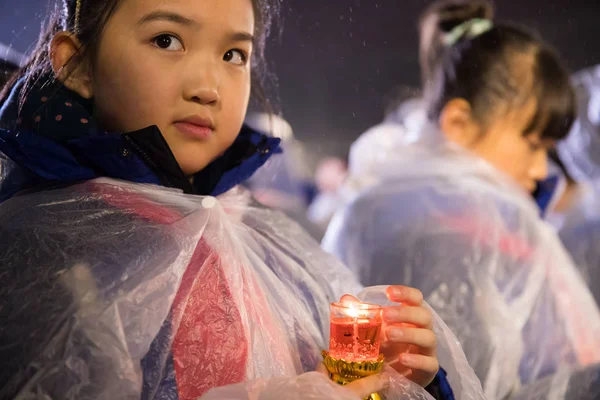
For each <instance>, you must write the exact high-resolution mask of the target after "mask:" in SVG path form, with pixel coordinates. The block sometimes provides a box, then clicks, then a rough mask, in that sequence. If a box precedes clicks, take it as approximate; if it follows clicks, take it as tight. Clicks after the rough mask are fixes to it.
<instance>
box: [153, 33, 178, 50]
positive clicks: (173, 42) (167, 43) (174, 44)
mask: <svg viewBox="0 0 600 400" xmlns="http://www.w3.org/2000/svg"><path fill="white" fill-rule="evenodd" d="M152 44H154V45H155V46H156V47H158V48H159V49H163V50H167V51H182V50H183V44H182V43H181V40H179V39H178V38H177V37H176V36H174V35H168V34H163V35H158V36H157V37H155V38H154V39H152Z"/></svg>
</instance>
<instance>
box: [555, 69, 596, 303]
mask: <svg viewBox="0 0 600 400" xmlns="http://www.w3.org/2000/svg"><path fill="white" fill-rule="evenodd" d="M573 84H574V86H575V93H576V96H577V107H578V115H577V119H576V121H575V123H574V124H573V129H572V130H571V132H570V133H569V136H568V137H567V138H566V139H565V140H564V141H563V142H561V143H559V145H558V153H559V155H560V159H561V161H562V163H563V164H564V167H565V168H566V170H567V171H568V172H569V174H570V175H571V176H572V177H573V179H574V180H575V181H576V182H577V184H578V185H579V196H577V198H576V200H575V201H574V204H573V206H572V207H571V208H570V209H569V211H568V212H567V213H565V214H564V215H563V218H562V220H563V223H562V225H561V227H560V237H561V239H562V241H563V243H564V244H565V247H566V248H567V250H568V251H569V252H570V253H571V256H572V257H573V259H574V260H575V263H576V264H577V266H578V267H579V269H580V270H581V273H582V275H583V277H584V279H585V280H586V282H587V283H588V286H589V287H590V289H591V291H592V293H593V294H594V296H595V298H596V301H597V302H598V304H600V246H599V243H600V66H596V67H593V68H589V69H585V70H583V71H581V72H579V73H577V74H575V75H574V76H573Z"/></svg>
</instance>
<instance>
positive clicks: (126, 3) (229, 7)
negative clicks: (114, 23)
mask: <svg viewBox="0 0 600 400" xmlns="http://www.w3.org/2000/svg"><path fill="white" fill-rule="evenodd" d="M253 1H254V0H122V1H121V4H120V7H119V9H118V10H117V14H120V17H121V18H125V19H127V20H128V21H130V22H133V23H135V24H136V25H140V24H141V23H142V22H143V21H144V20H146V21H147V20H148V17H152V16H153V15H154V16H156V15H158V14H160V13H168V14H170V15H179V16H182V17H184V18H185V20H187V22H195V23H197V24H198V25H208V24H219V25H223V26H225V25H231V26H232V27H237V28H238V29H247V30H252V29H253V28H254V11H253ZM150 19H152V18H150ZM157 19H158V18H154V20H157ZM166 20H170V21H171V22H182V21H184V19H181V18H179V19H178V18H170V19H169V18H166ZM178 20H179V21H178Z"/></svg>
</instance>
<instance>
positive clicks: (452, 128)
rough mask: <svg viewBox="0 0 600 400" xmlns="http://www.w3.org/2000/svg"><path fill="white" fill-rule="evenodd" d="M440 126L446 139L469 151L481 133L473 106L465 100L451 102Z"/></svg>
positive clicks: (445, 110) (443, 112)
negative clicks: (474, 115)
mask: <svg viewBox="0 0 600 400" xmlns="http://www.w3.org/2000/svg"><path fill="white" fill-rule="evenodd" d="M439 124H440V128H441V130H442V132H443V133H444V136H445V137H446V139H448V140H449V141H451V142H454V143H456V144H458V145H460V146H462V147H465V148H467V149H468V148H470V147H471V146H472V145H473V144H474V143H475V142H477V139H478V138H479V135H480V133H481V132H480V127H479V124H478V123H477V122H476V121H475V119H474V117H473V110H472V108H471V105H470V104H469V102H468V101H466V100H464V99H452V100H450V101H449V102H448V103H447V104H446V105H445V106H444V109H443V110H442V112H441V114H440V119H439Z"/></svg>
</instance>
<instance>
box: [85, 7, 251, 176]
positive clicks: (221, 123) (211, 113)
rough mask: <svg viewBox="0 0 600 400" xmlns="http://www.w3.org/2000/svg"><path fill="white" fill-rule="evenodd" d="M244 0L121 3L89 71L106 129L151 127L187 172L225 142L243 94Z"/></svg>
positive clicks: (246, 56) (234, 130) (247, 27)
mask: <svg viewBox="0 0 600 400" xmlns="http://www.w3.org/2000/svg"><path fill="white" fill-rule="evenodd" d="M253 32H254V13H253V9H252V3H251V0H169V1H164V0H135V1H134V0H125V1H124V2H123V3H122V4H121V5H120V7H119V8H118V9H117V11H116V12H115V13H114V15H113V16H112V17H111V18H110V20H109V22H108V24H107V26H106V28H105V31H104V33H103V36H102V39H101V41H100V45H99V49H98V52H97V54H96V58H95V63H94V65H93V66H92V68H91V72H90V76H91V80H92V82H91V87H92V92H93V93H92V95H93V97H94V103H95V109H96V114H97V115H96V116H97V118H98V119H99V121H100V122H101V123H102V124H104V127H105V128H106V129H110V130H115V131H119V132H128V131H134V130H139V129H143V128H146V127H148V126H151V125H157V126H158V128H159V129H160V131H161V132H162V134H163V135H164V137H165V139H166V141H167V143H168V144H169V146H170V148H171V151H172V152H173V155H174V156H175V158H176V159H177V161H178V163H179V165H180V166H181V168H182V169H183V171H184V172H185V173H186V174H187V175H193V174H195V173H196V172H198V171H200V170H202V169H203V168H205V167H206V166H207V165H208V164H209V163H210V162H212V161H213V160H214V159H216V158H217V157H218V156H219V155H221V154H222V153H223V152H225V150H226V149H227V148H228V147H229V146H231V144H232V143H233V141H234V140H235V138H236V137H237V135H238V133H239V131H240V128H241V126H242V122H243V119H244V116H245V113H246V108H247V106H248V101H249V97H250V57H251V54H252V45H253Z"/></svg>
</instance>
